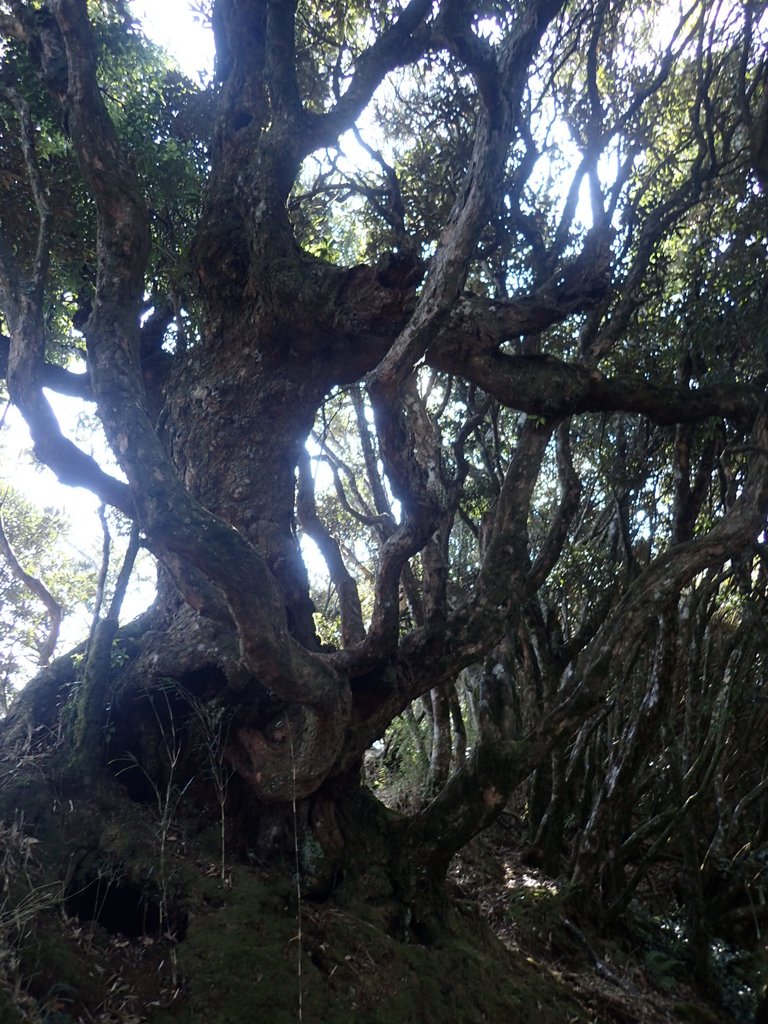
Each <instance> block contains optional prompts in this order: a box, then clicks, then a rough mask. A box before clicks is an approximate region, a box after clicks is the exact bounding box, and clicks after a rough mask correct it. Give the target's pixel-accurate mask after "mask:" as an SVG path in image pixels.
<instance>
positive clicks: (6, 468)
mask: <svg viewBox="0 0 768 1024" xmlns="http://www.w3.org/2000/svg"><path fill="white" fill-rule="evenodd" d="M130 7H131V9H132V11H133V12H134V14H135V16H136V17H137V18H138V19H139V20H140V21H141V23H142V24H143V26H144V30H145V32H146V33H147V35H148V36H149V37H150V38H151V39H153V40H154V41H155V42H156V43H158V44H159V45H160V46H163V47H165V48H166V49H168V50H169V51H170V52H171V53H173V55H174V56H175V57H176V59H177V60H178V62H179V64H180V65H181V67H182V69H183V70H184V71H185V72H186V73H187V74H188V75H189V76H190V77H193V78H196V77H198V76H199V75H200V74H202V75H204V76H206V77H208V76H210V74H211V73H212V70H213V39H212V35H211V33H210V32H209V31H208V30H206V29H205V28H204V27H203V26H202V25H201V24H200V23H199V21H195V19H194V17H193V14H192V12H191V10H190V6H189V3H188V2H187V0H136V2H134V3H131V4H130ZM47 396H48V399H49V401H50V402H51V404H52V405H53V407H54V409H55V412H56V415H57V417H58V419H59V423H60V425H61V428H62V430H63V432H64V433H65V435H66V436H67V437H69V438H70V439H71V440H73V441H76V442H78V443H80V444H81V446H83V447H84V448H85V449H86V450H91V449H92V450H93V453H94V454H95V455H96V456H97V458H98V460H99V463H100V464H101V465H102V467H103V468H104V469H106V470H108V471H109V472H112V473H116V474H119V470H118V469H117V467H116V465H115V463H114V460H112V458H111V456H110V454H109V453H108V452H107V450H106V446H105V444H104V442H103V440H99V439H98V438H96V437H94V436H93V434H92V431H91V429H90V428H85V427H83V425H82V424H81V423H80V417H81V414H82V413H83V411H84V408H83V404H82V403H81V402H80V401H79V400H77V399H70V398H66V397H63V396H61V395H56V394H54V393H52V392H48V393H47ZM1 411H2V410H0V412H1ZM86 411H93V410H92V407H86ZM31 448H32V442H31V438H30V436H29V430H28V429H27V426H26V423H25V422H24V420H23V419H22V417H21V416H20V414H19V413H18V412H17V410H16V409H15V408H13V407H11V408H10V409H8V411H7V413H6V416H5V424H4V428H3V431H2V436H1V437H0V494H1V493H2V488H3V485H4V484H8V485H11V486H13V487H14V488H16V489H17V490H19V491H20V492H21V493H22V494H23V495H24V496H25V497H26V498H27V499H28V500H29V501H31V502H33V503H34V504H35V505H37V506H39V507H40V508H52V509H56V510H61V511H63V512H64V513H65V514H66V515H67V516H68V517H69V518H70V519H71V521H72V528H71V530H70V533H69V536H68V537H67V538H62V546H63V547H64V548H65V549H66V550H67V552H68V553H71V554H75V555H78V556H80V555H84V556H86V557H87V558H88V559H90V560H92V561H93V562H94V564H95V565H96V566H97V567H98V565H99V562H100V558H101V546H102V529H101V524H100V522H99V518H98V507H99V502H98V499H97V498H96V497H95V496H94V495H93V494H91V493H90V491H86V490H84V489H83V488H73V487H66V486H64V485H63V484H61V483H59V481H58V479H57V478H56V476H55V474H54V473H52V472H51V470H49V469H47V468H45V467H43V466H40V465H39V463H37V462H36V461H35V459H34V457H33V456H32V453H31ZM153 580H154V573H153V571H152V567H151V564H149V558H148V556H147V557H146V559H145V562H144V564H143V565H141V564H139V565H137V569H136V572H135V574H134V581H133V585H132V587H131V589H130V591H129V593H128V595H127V597H126V601H125V603H124V605H123V614H122V616H121V618H122V620H123V621H128V620H130V619H131V618H133V617H134V616H135V615H138V614H139V612H141V611H143V610H144V609H145V608H146V607H147V605H148V604H149V603H150V602H151V601H152V598H153V595H154V586H153ZM90 617H91V616H90V613H89V612H87V611H86V610H85V609H83V610H81V611H80V612H79V613H77V614H74V615H72V616H70V617H69V618H68V619H66V620H65V622H64V624H63V627H62V631H61V636H60V640H59V645H58V647H57V653H61V652H62V651H65V650H67V649H68V648H69V647H71V646H73V645H74V644H76V643H78V642H79V641H81V640H82V639H83V636H84V635H85V634H86V632H87V630H88V627H89V625H90ZM33 667H34V666H33V665H30V666H29V673H30V674H31V673H32V670H33Z"/></svg>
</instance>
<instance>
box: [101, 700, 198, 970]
mask: <svg viewBox="0 0 768 1024" xmlns="http://www.w3.org/2000/svg"><path fill="white" fill-rule="evenodd" d="M159 693H160V694H161V695H162V698H163V701H164V703H165V714H161V713H160V711H159V710H158V708H157V705H156V703H155V695H154V694H153V693H151V692H149V691H145V694H144V695H145V697H146V699H147V700H148V701H149V703H150V706H151V708H152V714H153V715H154V718H155V721H156V723H157V726H158V730H159V735H160V745H161V749H162V751H163V754H164V760H165V764H166V778H165V781H164V782H163V781H162V780H160V781H159V780H158V779H156V778H154V777H153V776H152V775H151V774H150V773H149V772H148V771H147V770H146V769H145V768H144V766H143V765H142V764H141V762H140V761H139V759H138V758H137V757H136V755H135V754H128V755H127V756H126V757H125V758H124V759H123V761H124V762H126V763H124V764H123V767H122V768H120V769H119V771H118V772H117V774H118V775H120V774H122V772H125V771H129V770H130V769H132V768H136V769H138V770H139V771H140V772H141V773H142V775H143V776H144V778H145V779H146V780H147V782H148V783H149V786H150V788H151V790H152V792H153V793H154V797H155V806H156V809H157V835H158V843H159V863H158V872H157V876H158V886H159V890H160V933H161V935H164V936H165V937H166V938H167V939H168V940H169V942H170V943H171V952H170V957H171V965H172V971H171V977H172V981H173V984H174V985H175V984H176V983H177V980H178V978H177V962H176V949H175V946H174V942H175V940H176V936H175V934H174V932H173V922H172V919H171V913H170V908H171V900H170V887H171V880H172V876H171V872H170V871H169V870H168V847H169V845H170V842H171V837H172V834H173V823H174V821H175V820H176V815H177V812H178V808H179V804H180V803H181V800H182V799H183V797H184V794H185V793H186V791H187V790H188V789H189V787H190V785H191V784H192V777H191V776H190V778H189V779H187V781H186V782H185V783H184V784H183V785H180V784H179V781H178V772H179V762H180V759H181V752H182V742H181V735H180V733H179V731H178V729H177V726H176V721H175V718H174V715H173V710H172V708H171V702H170V699H169V696H168V688H167V687H163V688H161V689H160V690H159Z"/></svg>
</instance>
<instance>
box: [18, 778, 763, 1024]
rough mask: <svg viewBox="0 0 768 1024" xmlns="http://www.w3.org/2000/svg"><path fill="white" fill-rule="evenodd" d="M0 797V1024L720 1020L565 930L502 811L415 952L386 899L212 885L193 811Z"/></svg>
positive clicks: (23, 786) (684, 993) (461, 866)
mask: <svg viewBox="0 0 768 1024" xmlns="http://www.w3.org/2000/svg"><path fill="white" fill-rule="evenodd" d="M9 780H10V781H9ZM0 803H2V804H3V805H4V806H3V808H2V814H3V817H4V823H3V824H2V825H1V826H0V884H1V885H2V903H1V905H0V1022H2V1024H75V1022H78V1024H80V1022H82V1024H174V1022H178V1024H197V1022H201V1024H246V1022H247V1024H254V1022H258V1021H261V1020H269V1021H270V1022H271V1024H288V1022H293V1021H306V1022H310V1021H311V1022H318V1024H321V1022H322V1024H342V1022H348V1021H351V1020H360V1021H365V1022H372V1024H390V1022H391V1024H438V1022H440V1024H443V1022H445V1021H451V1022H453V1021H456V1022H461V1024H475V1022H478V1024H479V1022H482V1021H490V1022H505V1024H507V1022H513V1024H514V1022H516V1021H519V1022H521V1024H531V1022H536V1024H603V1022H604V1024H613V1022H615V1024H662V1022H669V1021H691V1022H694V1021H696V1022H703V1024H708V1022H711V1024H713V1022H717V1021H723V1022H726V1021H733V1020H734V1019H735V1018H734V1017H732V1016H728V1015H727V1014H726V1013H725V1012H724V1011H722V1010H716V1009H714V1008H713V1007H712V1006H709V1005H706V1004H705V1003H703V1002H702V1001H701V999H699V998H697V997H696V996H695V994H694V993H693V992H692V991H691V990H690V988H689V986H687V984H686V981H685V969H684V964H683V962H682V961H681V962H680V963H675V962H674V958H671V957H670V956H667V960H666V961H663V960H660V959H659V958H658V956H657V959H656V960H655V961H654V959H653V957H652V956H651V955H650V954H651V953H653V952H654V949H653V948H652V946H649V944H648V942H645V943H644V942H643V941H641V940H640V938H637V939H635V940H634V942H629V943H628V942H627V941H626V936H625V937H624V941H623V942H622V943H619V942H617V941H613V942H609V941H607V940H606V939H605V938H599V937H596V936H594V935H592V936H589V935H586V934H585V933H584V932H583V931H582V930H580V929H579V927H577V926H576V925H575V924H574V923H573V922H572V921H570V920H569V919H568V918H567V917H566V915H565V914H564V913H563V910H562V906H561V902H560V898H559V896H558V893H557V891H556V888H555V886H554V885H553V884H552V883H551V882H549V881H547V880H546V879H544V878H543V877H542V876H540V875H538V874H537V873H536V872H535V871H533V870H531V869H529V868H525V867H524V866H523V865H522V863H521V858H520V851H521V848H522V841H521V836H520V833H519V830H517V829H516V828H515V827H514V824H513V823H511V821H509V820H506V819H505V820H503V821H502V822H501V823H500V824H499V825H498V826H497V827H496V828H494V830H492V831H491V832H490V833H486V834H485V835H484V836H482V837H480V838H479V839H478V840H476V841H475V843H473V844H472V845H471V847H469V848H468V849H467V851H465V853H464V855H463V856H462V857H461V858H459V859H457V861H456V863H455V865H454V868H453V871H452V883H451V884H452V890H453V892H452V894H453V896H454V897H455V902H454V909H453V910H452V916H451V922H450V924H451V927H450V929H449V931H448V933H447V935H446V937H445V939H443V940H442V941H441V942H438V943H436V944H434V945H432V946H421V945H416V944H410V943H406V942H401V941H397V940H396V939H394V938H392V934H393V932H396V930H397V929H393V927H392V917H391V906H385V905H383V904H382V905H381V906H378V907H377V906H375V905H371V904H366V905H365V906H357V905H340V904H339V903H338V902H333V901H326V902H324V903H313V902H311V901H309V900H307V899H306V898H305V897H304V896H302V898H301V899H299V894H298V892H297V889H296V887H295V884H294V883H292V882H285V881H281V880H279V879H277V878H276V877H275V876H273V875H270V874H269V873H268V872H266V871H265V870H263V869H262V868H260V867H259V866H258V865H257V864H254V865H250V866H248V865H236V866H232V865H230V864H227V865H226V868H225V872H224V878H223V879H222V877H221V865H220V863H219V862H218V861H217V855H218V834H217V832H216V829H215V828H214V827H213V826H210V825H205V826H201V823H200V820H199V819H198V818H191V817H190V818H184V817H183V816H182V815H181V814H179V815H177V816H176V817H175V819H174V821H173V822H172V823H170V824H168V823H167V824H166V827H164V828H163V829H162V831H160V830H159V826H158V819H157V816H156V815H155V814H154V812H153V809H152V807H151V806H140V805H136V804H132V803H130V802H129V801H127V800H124V799H122V800H121V799H120V797H119V794H117V793H115V794H112V796H111V799H110V800H106V799H105V798H102V799H101V800H100V802H99V803H98V805H97V804H96V803H95V802H92V803H89V802H88V801H87V800H85V801H81V802H79V803H78V802H74V801H70V800H61V799H60V798H59V797H58V796H57V794H56V786H55V785H52V784H51V783H50V781H48V780H46V779H45V778H44V777H43V775H42V774H41V773H40V772H39V771H35V770H31V769H29V770H28V769H25V770H24V771H21V772H20V771H19V770H17V769H13V770H11V769H10V768H9V769H8V770H6V771H5V772H2V771H0ZM97 823H98V825H97ZM75 851H76V852H75ZM62 878H63V879H64V880H65V881H64V885H63V886H62V884H61V882H60V881H59V880H60V879H62ZM488 924H490V926H491V927H490V928H489V927H488ZM494 932H495V935H494V934H493V933H494ZM169 936H171V937H170V938H169ZM497 936H498V938H497ZM499 939H500V940H501V941H499ZM655 952H656V953H658V950H656V951H655ZM744 1006H746V1003H745V1004H744ZM745 1014H746V1010H745V1011H744V1015H743V1016H742V1018H741V1019H742V1020H746V1019H747V1017H746V1015H745Z"/></svg>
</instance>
